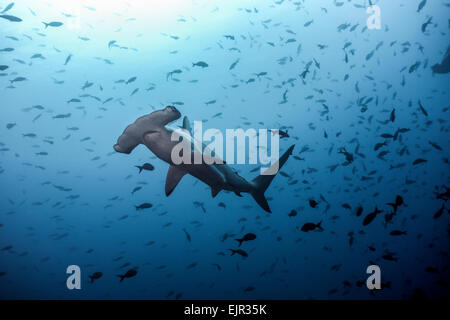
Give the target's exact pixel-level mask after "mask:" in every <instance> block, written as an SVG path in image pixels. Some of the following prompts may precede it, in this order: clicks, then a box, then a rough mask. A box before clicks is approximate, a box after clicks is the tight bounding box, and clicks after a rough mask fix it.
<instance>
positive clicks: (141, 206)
mask: <svg viewBox="0 0 450 320" xmlns="http://www.w3.org/2000/svg"><path fill="white" fill-rule="evenodd" d="M135 207H136V211H137V210H142V209H149V208H151V207H153V205H152V204H151V203H143V204H140V205H138V206H135Z"/></svg>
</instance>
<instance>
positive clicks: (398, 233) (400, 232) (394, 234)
mask: <svg viewBox="0 0 450 320" xmlns="http://www.w3.org/2000/svg"><path fill="white" fill-rule="evenodd" d="M389 234H390V235H391V236H401V235H406V231H400V230H393V231H391V232H390V233H389Z"/></svg>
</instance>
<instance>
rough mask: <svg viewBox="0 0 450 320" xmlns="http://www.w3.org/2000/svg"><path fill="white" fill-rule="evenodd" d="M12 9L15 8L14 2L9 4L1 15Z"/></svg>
mask: <svg viewBox="0 0 450 320" xmlns="http://www.w3.org/2000/svg"><path fill="white" fill-rule="evenodd" d="M12 7H14V2H11V3H10V4H8V5H7V6H6V7H5V9H3V11H2V12H0V13H1V14H3V13H5V12H6V11H9V10H11V9H12Z"/></svg>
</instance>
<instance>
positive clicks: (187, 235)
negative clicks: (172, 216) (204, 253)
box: [183, 228, 191, 242]
mask: <svg viewBox="0 0 450 320" xmlns="http://www.w3.org/2000/svg"><path fill="white" fill-rule="evenodd" d="M183 231H184V234H185V235H186V239H187V240H188V241H189V242H191V235H190V234H189V233H188V232H187V231H186V229H185V228H183Z"/></svg>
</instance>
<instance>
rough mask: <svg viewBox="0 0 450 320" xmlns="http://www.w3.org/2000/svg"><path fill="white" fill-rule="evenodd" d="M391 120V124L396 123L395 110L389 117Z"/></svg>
mask: <svg viewBox="0 0 450 320" xmlns="http://www.w3.org/2000/svg"><path fill="white" fill-rule="evenodd" d="M389 120H390V121H391V122H394V121H395V108H394V109H392V111H391V116H390V117H389Z"/></svg>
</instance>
